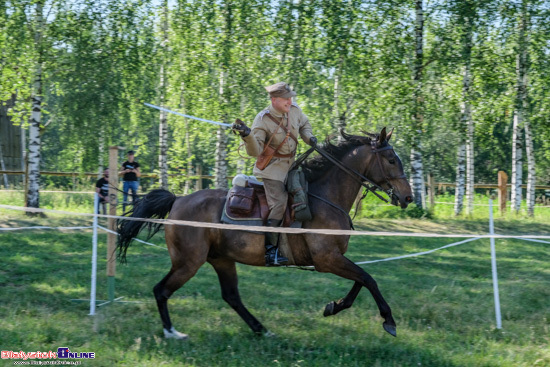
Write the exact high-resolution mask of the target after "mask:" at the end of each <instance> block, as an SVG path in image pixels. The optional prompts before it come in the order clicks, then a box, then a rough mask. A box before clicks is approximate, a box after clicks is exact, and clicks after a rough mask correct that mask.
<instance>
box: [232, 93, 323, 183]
mask: <svg viewBox="0 0 550 367" xmlns="http://www.w3.org/2000/svg"><path fill="white" fill-rule="evenodd" d="M268 113H269V114H271V115H272V116H274V117H275V119H276V120H278V121H281V118H283V119H284V121H283V125H284V126H286V125H287V119H290V131H291V132H292V134H294V136H296V137H298V135H299V136H300V137H301V138H302V140H304V141H305V142H306V143H308V144H309V138H311V137H312V136H313V133H312V128H311V124H310V123H309V120H308V118H307V116H306V115H305V114H304V113H303V112H302V110H301V109H300V107H298V105H297V104H296V103H292V106H291V107H290V111H289V113H288V116H287V114H286V113H285V114H284V115H283V114H281V113H280V112H277V111H276V110H275V109H274V108H273V106H271V105H269V107H268V108H267V109H265V110H263V111H262V112H260V113H259V114H258V115H257V116H256V118H255V119H254V123H253V124H252V128H251V129H252V132H251V133H250V135H248V136H246V137H245V138H243V140H244V143H245V146H246V152H247V153H248V154H249V155H251V156H252V157H257V156H259V155H260V154H261V153H262V152H263V150H264V144H266V143H267V142H268V141H269V139H271V136H272V135H273V134H275V136H274V137H273V139H272V140H271V143H270V146H271V147H273V148H277V147H278V146H279V145H280V144H281V142H282V141H283V140H284V139H285V137H286V132H285V130H284V129H283V128H282V127H281V128H279V127H278V125H277V124H276V123H275V122H274V121H273V120H271V119H270V118H269V117H268V116H266V115H267V114H268ZM296 148H297V144H296V142H295V141H294V139H292V138H290V137H289V138H288V139H287V140H286V142H285V143H284V144H283V146H282V147H280V148H279V150H278V153H279V154H283V155H284V154H292V153H295V152H296ZM292 163H294V156H293V157H289V158H278V157H273V159H271V162H269V165H268V166H267V167H266V168H265V169H264V170H263V171H262V170H259V169H258V167H256V165H254V175H255V176H256V177H260V178H263V179H266V178H267V179H271V180H277V181H281V182H284V181H285V179H286V175H287V173H288V170H289V168H290V166H291V165H292Z"/></svg>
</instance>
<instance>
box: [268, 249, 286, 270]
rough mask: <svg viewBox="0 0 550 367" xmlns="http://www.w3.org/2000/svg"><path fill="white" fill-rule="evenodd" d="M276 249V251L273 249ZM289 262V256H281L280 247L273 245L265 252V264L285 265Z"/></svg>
mask: <svg viewBox="0 0 550 367" xmlns="http://www.w3.org/2000/svg"><path fill="white" fill-rule="evenodd" d="M273 249H275V252H274V251H273ZM286 264H288V258H286V257H284V256H279V248H278V247H275V246H273V247H271V248H270V249H269V250H267V251H266V253H265V266H283V265H286Z"/></svg>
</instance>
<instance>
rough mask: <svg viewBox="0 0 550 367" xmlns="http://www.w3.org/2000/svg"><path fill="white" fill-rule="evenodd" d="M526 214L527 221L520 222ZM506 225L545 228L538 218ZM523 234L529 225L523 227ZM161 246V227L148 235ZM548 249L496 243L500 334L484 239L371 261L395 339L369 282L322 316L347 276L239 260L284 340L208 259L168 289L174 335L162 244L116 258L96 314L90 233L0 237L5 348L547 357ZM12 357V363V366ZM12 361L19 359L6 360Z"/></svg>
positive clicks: (392, 242) (175, 361) (547, 360)
mask: <svg viewBox="0 0 550 367" xmlns="http://www.w3.org/2000/svg"><path fill="white" fill-rule="evenodd" d="M0 218H1V219H0V225H1V226H10V227H14V226H27V225H38V224H46V223H48V224H50V225H65V226H67V225H76V224H89V221H86V222H81V221H79V220H78V219H75V218H67V217H63V216H53V215H50V216H49V218H27V217H25V216H23V215H20V214H17V213H15V214H14V213H13V212H8V211H0ZM518 222H519V220H518ZM516 224H518V223H514V221H512V222H511V223H509V221H508V220H505V219H502V220H501V221H500V222H498V223H497V228H498V229H499V230H501V231H508V232H509V233H545V234H547V233H549V232H550V231H549V228H550V227H549V225H548V224H545V223H536V222H532V223H531V224H525V225H524V226H523V227H520V228H517V227H516ZM358 229H379V230H399V229H405V230H408V231H416V232H425V231H432V232H444V231H446V230H447V231H449V232H452V231H455V230H460V231H463V232H476V231H483V232H486V231H487V224H486V223H483V222H480V221H479V220H467V219H461V220H459V221H452V222H451V221H448V220H444V219H438V220H434V221H429V222H428V221H425V220H423V221H422V220H415V219H406V220H403V219H384V220H372V219H368V220H364V221H361V224H360V225H359V228H358ZM523 230H525V232H522V231H523ZM153 242H155V243H157V244H161V245H163V244H164V240H163V238H162V236H160V235H158V236H156V237H155V238H154V239H153ZM451 242H454V240H453V239H437V238H422V239H420V238H402V237H395V238H381V237H368V238H367V237H353V238H352V240H351V243H350V246H349V252H348V257H349V258H351V259H352V260H354V261H363V260H373V259H380V258H386V257H391V256H399V255H403V254H408V253H413V252H418V251H424V250H429V249H433V248H436V247H439V246H442V245H444V244H447V243H451ZM105 243H106V236H105V235H104V234H102V235H100V248H99V254H100V260H99V269H98V275H99V279H98V298H99V299H105V297H106V296H107V295H106V276H105V253H106V249H105ZM548 246H549V245H548V244H542V243H532V242H526V241H518V240H497V255H498V272H499V282H500V283H499V285H500V300H501V307H502V314H503V329H502V330H496V329H495V317H494V303H493V292H492V282H491V264H490V248H489V241H488V240H479V241H474V242H471V243H468V244H464V245H461V246H458V247H454V248H450V249H446V250H443V251H439V252H436V253H433V254H430V255H426V256H422V257H417V258H409V259H402V260H397V261H391V262H381V263H376V264H370V265H368V266H365V267H364V269H365V270H367V271H368V272H369V273H370V274H371V275H372V276H373V277H374V278H375V279H376V280H377V282H378V285H379V287H380V289H381V291H382V293H383V294H384V296H385V298H386V300H387V301H388V303H389V304H390V306H391V307H392V309H393V313H394V317H395V319H396V322H397V334H398V336H397V338H393V337H391V336H390V335H389V334H387V333H386V332H384V331H383V329H382V321H383V320H382V319H381V318H380V316H379V315H378V311H377V308H376V305H375V303H374V300H373V299H372V297H371V296H370V294H369V293H368V291H367V290H365V289H364V290H362V292H361V293H360V295H359V297H358V298H357V300H356V302H355V304H354V306H353V307H352V308H351V309H348V310H345V311H343V312H341V313H340V314H338V315H336V316H332V317H329V318H324V317H323V316H322V312H323V309H324V306H325V304H326V303H327V302H329V301H331V300H336V299H338V298H340V297H343V296H344V295H345V294H346V293H347V292H348V291H349V290H350V288H351V286H352V284H351V282H350V281H347V280H344V279H340V278H337V277H336V276H333V275H330V274H319V273H315V272H309V271H301V270H294V269H273V268H269V269H267V268H253V267H247V266H239V267H238V271H239V275H240V289H241V297H242V299H243V301H244V303H245V304H246V305H247V307H248V308H249V310H250V311H251V312H252V313H253V314H254V315H255V316H256V317H257V318H258V319H259V320H260V321H261V322H262V323H263V324H264V325H265V326H266V327H267V328H268V329H269V330H271V331H272V332H274V333H275V334H276V335H277V336H276V337H273V338H262V337H256V336H255V335H253V334H252V332H251V331H250V330H249V329H248V327H247V326H246V325H245V324H244V322H243V321H242V320H241V319H240V318H239V317H238V315H237V314H236V313H235V312H234V311H233V310H232V309H231V308H230V307H229V306H228V305H227V304H225V302H223V300H222V299H221V297H220V290H219V285H218V281H217V277H216V275H215V272H214V270H213V269H212V267H211V266H209V265H205V266H203V267H202V268H201V269H200V270H199V272H198V273H197V275H196V276H195V277H194V278H192V279H191V280H190V281H189V282H188V283H187V284H186V285H185V286H184V287H183V288H182V289H180V290H179V291H177V292H176V293H175V294H174V296H173V297H172V298H171V300H170V303H169V307H170V311H171V316H172V321H173V322H174V325H175V326H176V328H178V330H180V331H181V332H185V333H187V334H189V335H190V340H189V341H183V342H182V341H175V340H165V339H163V337H162V327H161V323H160V318H159V316H158V312H157V310H156V305H155V304H154V302H153V297H152V287H153V286H154V285H155V284H156V283H157V282H158V281H159V280H160V279H161V278H162V277H163V276H164V275H165V273H166V272H167V271H168V269H169V267H170V259H169V256H168V254H167V252H166V251H165V250H163V249H158V248H153V247H150V246H145V245H142V244H139V243H134V244H133V245H132V247H131V248H130V249H129V252H128V265H117V280H116V296H117V297H118V296H123V297H124V299H125V300H135V301H141V302H142V303H139V304H115V305H111V306H108V307H104V308H100V309H99V310H98V314H97V315H96V316H94V317H91V316H88V312H89V305H88V304H80V303H72V302H71V301H70V300H71V299H74V298H89V287H90V259H91V231H89V230H86V231H79V232H60V231H24V232H23V231H21V232H0V256H1V258H2V261H0V320H2V321H1V323H0V348H1V349H2V350H13V351H19V350H23V351H36V350H40V351H48V350H57V348H58V347H62V346H63V347H65V346H67V347H69V348H70V349H71V350H72V351H93V352H95V353H96V359H95V360H93V361H84V362H83V365H95V366H112V365H122V366H159V365H163V366H181V365H184V366H434V367H440V366H514V367H516V366H549V365H550V350H549V349H548V345H549V344H550V332H549V331H550V330H549V329H550V322H549V320H550V304H549V302H548V300H549V299H550V290H549V288H548V284H550V266H549V258H548ZM7 364H8V363H6V365H7ZM9 364H10V365H12V362H9Z"/></svg>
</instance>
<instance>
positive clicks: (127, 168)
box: [118, 150, 141, 212]
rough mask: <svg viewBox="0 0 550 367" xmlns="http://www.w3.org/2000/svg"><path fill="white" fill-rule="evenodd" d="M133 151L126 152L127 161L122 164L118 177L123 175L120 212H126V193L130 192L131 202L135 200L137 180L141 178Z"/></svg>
mask: <svg viewBox="0 0 550 367" xmlns="http://www.w3.org/2000/svg"><path fill="white" fill-rule="evenodd" d="M134 153H135V152H134V151H133V150H130V151H129V152H128V160H127V161H126V162H124V163H122V168H121V169H120V172H119V173H118V174H119V175H124V176H123V177H122V181H123V186H122V191H123V195H122V199H123V202H122V211H123V212H125V211H126V203H127V200H128V192H129V191H130V190H132V202H133V201H134V200H135V199H136V195H137V190H138V186H139V181H138V178H139V177H140V176H141V172H140V171H139V163H138V162H136V161H135V160H134Z"/></svg>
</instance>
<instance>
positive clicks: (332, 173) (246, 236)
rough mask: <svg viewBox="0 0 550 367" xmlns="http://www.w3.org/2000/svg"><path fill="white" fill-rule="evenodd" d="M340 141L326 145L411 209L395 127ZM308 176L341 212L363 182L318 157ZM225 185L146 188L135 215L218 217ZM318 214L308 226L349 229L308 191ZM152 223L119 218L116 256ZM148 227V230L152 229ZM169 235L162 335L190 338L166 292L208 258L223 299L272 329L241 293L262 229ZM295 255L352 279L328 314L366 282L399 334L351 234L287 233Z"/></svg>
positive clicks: (171, 228)
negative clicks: (243, 269) (241, 276)
mask: <svg viewBox="0 0 550 367" xmlns="http://www.w3.org/2000/svg"><path fill="white" fill-rule="evenodd" d="M342 137H343V140H342V142H341V143H339V144H337V145H332V144H329V143H328V142H327V144H326V147H325V149H326V151H328V152H329V153H330V154H331V155H332V156H333V157H335V158H337V159H338V160H339V161H340V162H342V163H343V165H345V166H347V167H349V168H351V169H353V170H355V171H357V172H359V173H361V174H363V175H364V176H366V177H367V178H368V179H369V180H371V181H372V182H374V183H376V184H377V185H379V186H381V187H382V188H383V189H384V190H386V191H387V192H388V193H389V195H390V196H391V201H392V204H394V205H400V206H401V207H402V208H406V207H407V205H408V204H409V203H410V202H412V196H411V195H412V194H411V188H410V186H409V183H408V181H407V179H406V177H405V175H404V173H403V166H402V164H401V161H400V159H399V157H398V156H397V155H396V154H395V152H394V150H393V148H392V147H391V146H390V145H389V140H390V138H391V132H390V133H389V134H387V133H386V130H385V128H384V129H382V131H381V132H380V134H368V135H367V136H356V135H348V134H346V133H342ZM302 167H303V169H304V171H305V172H306V176H307V177H308V180H309V182H310V184H309V191H310V192H311V193H312V194H315V195H316V196H319V197H321V198H323V199H325V200H327V201H329V202H330V203H332V204H335V205H336V206H339V207H340V208H342V209H343V210H344V211H346V213H347V212H349V211H350V210H351V207H352V205H353V203H354V201H355V199H356V196H357V193H358V192H359V189H360V187H361V184H360V182H358V181H357V179H356V178H354V177H352V176H349V175H346V174H345V173H344V172H343V171H342V170H341V169H340V168H338V167H336V166H335V165H334V164H333V163H331V162H329V161H328V160H327V159H326V158H323V157H316V158H313V159H310V160H308V161H306V162H305V163H304V164H303V165H302ZM226 194H227V191H224V190H200V191H197V192H195V193H193V194H191V195H187V196H183V197H176V196H175V195H174V194H172V193H171V192H169V191H166V190H162V189H158V190H153V191H151V192H150V193H149V194H147V195H146V196H145V197H143V199H142V200H141V201H140V202H139V203H138V204H137V205H136V206H135V208H134V210H133V212H132V214H131V216H132V217H136V218H164V217H165V216H166V215H167V214H168V213H169V217H168V218H169V219H175V220H187V221H199V222H209V223H219V222H220V218H221V213H222V209H223V206H224V203H225V198H226ZM310 206H311V212H312V213H313V219H312V220H311V221H309V222H304V223H303V228H310V229H346V230H349V229H350V221H349V218H348V217H347V216H346V215H343V213H342V211H340V210H338V209H336V208H335V207H334V206H332V205H330V204H329V203H327V202H325V201H322V200H319V199H316V198H315V197H312V198H310ZM145 226H149V229H150V230H152V233H153V234H154V232H155V231H158V229H159V227H160V225H158V224H153V223H148V224H147V225H145V223H144V222H139V221H122V222H121V223H120V225H119V234H120V236H119V242H118V248H119V257H121V259H122V260H124V257H125V255H126V250H127V249H128V246H129V244H130V242H131V241H132V239H133V238H134V237H135V236H137V235H138V233H139V232H140V230H141V229H143V228H144V227H145ZM150 233H151V232H150ZM165 237H166V243H167V246H168V252H169V253H170V257H171V260H172V268H171V269H170V271H169V272H168V274H167V275H166V276H165V277H164V278H163V279H162V280H161V281H160V282H159V283H158V284H157V285H156V286H155V287H154V294H155V298H156V301H157V305H158V310H159V313H160V317H161V319H162V325H163V327H164V335H165V336H166V337H167V338H177V339H186V338H187V335H186V334H183V333H180V332H179V331H177V330H176V329H175V328H174V327H173V325H172V322H171V321H170V316H169V313H168V303H167V302H168V299H169V298H170V296H171V295H172V294H173V293H174V292H175V291H176V290H178V289H179V288H180V287H181V286H183V285H184V284H185V283H186V282H187V281H188V280H189V279H191V278H192V277H193V276H194V275H195V273H196V272H197V270H198V269H199V268H200V267H201V266H202V265H203V264H204V263H205V262H209V263H210V264H211V265H212V266H213V267H214V269H215V270H216V272H217V274H218V278H219V281H220V285H221V290H222V297H223V299H224V300H225V301H226V302H227V303H228V304H229V305H230V306H231V307H232V308H233V309H234V310H235V311H236V312H237V313H238V314H239V315H240V316H241V318H242V319H243V320H244V321H245V322H246V323H247V324H248V326H249V327H250V328H251V329H252V331H254V332H255V333H258V334H268V333H269V332H268V331H267V329H266V328H265V327H264V326H263V325H262V324H261V323H260V322H259V321H258V320H257V319H256V318H255V317H254V316H253V315H252V314H251V313H250V312H249V311H248V310H247V309H246V307H245V306H244V305H243V303H242V301H241V298H240V296H239V289H238V286H237V271H236V266H235V263H236V262H239V263H242V264H247V265H253V266H264V265H265V259H264V251H265V249H264V236H263V235H262V234H258V233H251V232H246V231H235V230H224V229H213V228H197V227H187V226H179V225H166V226H165ZM288 241H289V243H290V245H291V249H292V258H293V259H294V261H295V264H296V265H302V266H307V265H313V266H314V267H315V270H316V271H319V272H325V273H332V274H335V275H338V276H340V277H343V278H346V279H350V280H352V281H354V282H355V283H354V285H353V287H352V289H351V290H350V292H349V293H348V294H347V295H346V296H345V297H344V298H342V299H340V300H339V301H336V302H330V303H329V304H328V305H327V306H326V308H325V312H324V315H325V316H331V315H335V314H337V313H338V312H340V311H342V310H344V309H346V308H349V307H351V305H352V304H353V302H354V300H355V298H356V297H357V295H358V294H359V291H360V290H361V288H362V287H366V288H367V289H368V290H369V291H370V293H371V294H372V296H373V298H374V300H375V301H376V304H377V306H378V309H379V311H380V316H382V318H383V319H384V323H383V327H384V329H385V330H386V331H387V332H388V333H390V334H391V335H393V336H395V335H396V324H395V320H394V319H393V317H392V312H391V309H390V306H388V304H387V303H386V301H385V300H384V297H382V294H381V293H380V290H379V289H378V286H377V284H376V281H375V280H374V279H373V278H372V277H371V276H370V275H369V274H368V273H367V272H365V271H364V270H363V269H362V268H360V267H359V266H357V265H356V264H354V263H353V262H352V261H350V260H349V259H347V258H346V257H345V256H344V254H345V253H346V250H347V247H348V241H349V236H334V235H320V234H293V235H288Z"/></svg>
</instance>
